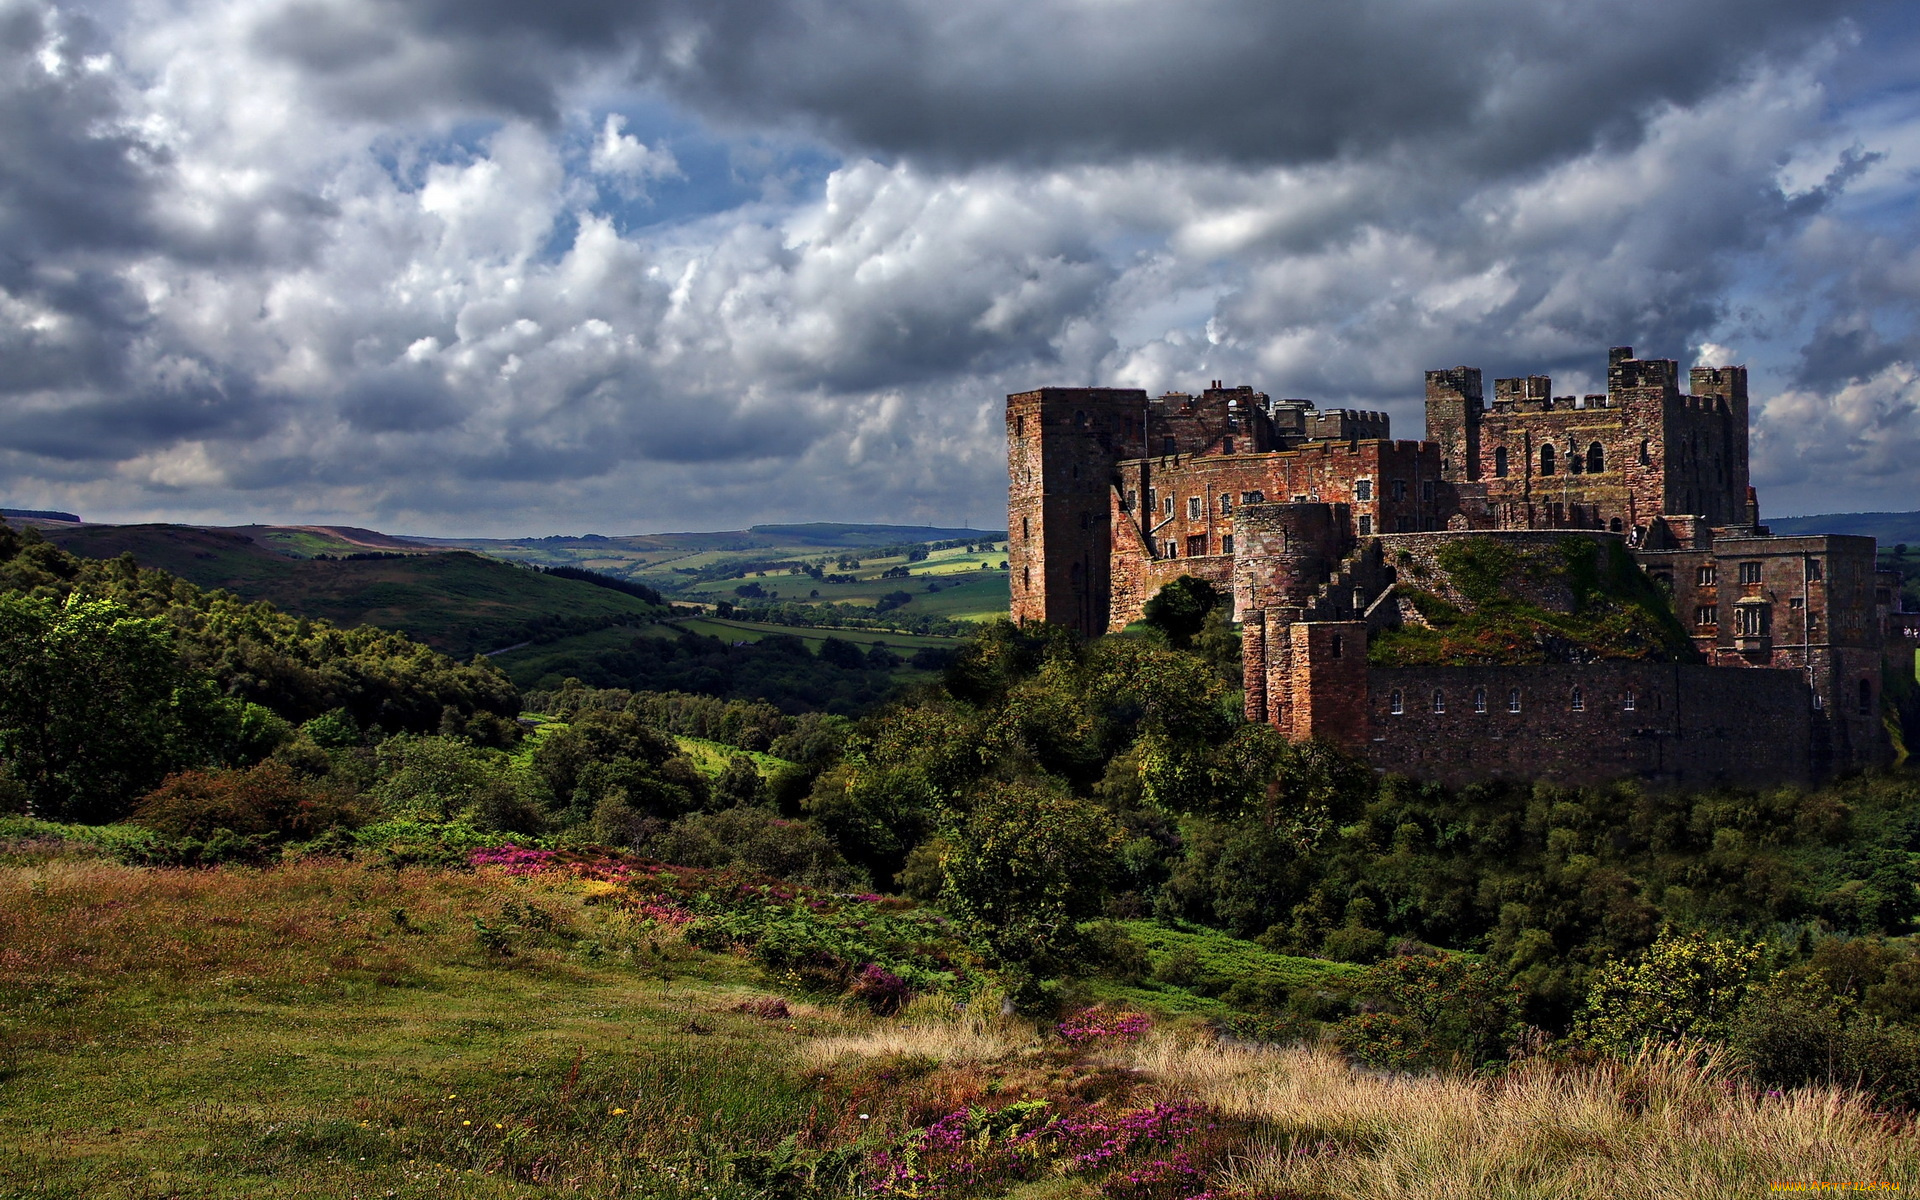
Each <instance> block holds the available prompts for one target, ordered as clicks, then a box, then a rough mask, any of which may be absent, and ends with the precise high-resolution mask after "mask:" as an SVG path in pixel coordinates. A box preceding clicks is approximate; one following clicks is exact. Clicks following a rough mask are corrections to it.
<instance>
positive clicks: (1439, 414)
mask: <svg viewBox="0 0 1920 1200" xmlns="http://www.w3.org/2000/svg"><path fill="white" fill-rule="evenodd" d="M1747 419H1748V413H1747V375H1746V370H1745V368H1743V367H1720V368H1695V369H1694V370H1693V371H1691V372H1690V373H1689V376H1688V380H1687V390H1685V391H1682V390H1681V386H1680V373H1679V367H1678V364H1677V363H1675V362H1674V361H1672V360H1670V359H1639V358H1635V357H1634V356H1633V351H1632V349H1631V348H1629V347H1618V348H1615V349H1614V350H1612V351H1611V352H1610V354H1609V356H1608V363H1607V390H1606V392H1605V393H1604V394H1590V395H1585V396H1578V397H1575V396H1554V395H1553V394H1552V381H1551V380H1550V379H1548V378H1547V377H1545V376H1538V375H1535V376H1528V377H1525V378H1521V379H1497V380H1495V381H1494V383H1493V396H1492V402H1491V403H1490V404H1489V403H1488V402H1487V399H1486V394H1485V391H1484V389H1483V385H1482V379H1481V373H1480V371H1479V370H1477V369H1475V368H1471V367H1453V368H1449V369H1446V370H1438V371H1429V372H1428V373H1427V379H1426V423H1427V437H1426V439H1425V440H1422V441H1396V440H1394V439H1393V438H1392V436H1391V433H1390V429H1389V423H1388V420H1387V417H1386V416H1385V415H1384V414H1381V413H1376V412H1364V411H1355V410H1347V409H1335V410H1320V409H1317V408H1316V407H1315V406H1314V404H1313V403H1312V402H1311V401H1307V400H1298V399H1274V398H1272V397H1270V396H1268V395H1266V394H1264V393H1260V392H1255V391H1254V390H1253V389H1252V388H1249V387H1234V388H1229V387H1225V386H1223V385H1222V383H1221V382H1219V381H1215V382H1214V383H1213V385H1212V386H1210V387H1208V388H1206V389H1205V390H1203V391H1201V392H1199V393H1197V394H1185V393H1171V394H1168V395H1164V396H1158V397H1149V396H1148V395H1147V394H1146V393H1145V392H1144V391H1140V390H1134V389H1118V388H1042V389H1040V390H1038V391H1031V392H1022V393H1017V394H1015V395H1012V396H1009V397H1007V465H1008V529H1009V533H1008V538H1009V542H1010V547H1009V549H1010V555H1009V565H1010V566H1011V568H1012V580H1011V582H1012V616H1013V619H1014V620H1015V621H1021V622H1025V621H1046V622H1053V623H1057V624H1062V625H1067V626H1070V627H1072V628H1074V629H1076V630H1078V631H1080V632H1082V633H1084V634H1087V635H1096V634H1100V633H1105V632H1107V631H1109V630H1119V629H1121V628H1123V627H1125V626H1126V625H1128V624H1130V623H1132V622H1134V621H1136V620H1138V619H1140V617H1141V615H1142V612H1143V609H1144V607H1145V605H1146V602H1147V601H1148V600H1149V599H1151V598H1152V596H1153V595H1154V593H1155V592H1157V591H1158V590H1159V589H1160V588H1161V587H1163V586H1165V585H1166V584H1168V583H1170V582H1172V581H1173V580H1175V579H1177V578H1179V577H1180V576H1182V575H1191V576H1194V577H1197V578H1200V579H1204V580H1207V581H1208V582H1209V583H1211V584H1213V585H1214V586H1215V587H1216V588H1218V589H1219V590H1220V591H1221V592H1223V593H1225V594H1228V595H1230V596H1231V597H1232V603H1233V616H1234V619H1235V620H1236V621H1238V622H1239V623H1240V626H1241V633H1242V645H1243V655H1244V668H1245V689H1246V690H1245V696H1246V713H1247V718H1248V719H1249V720H1256V721H1267V722H1270V723H1272V724H1273V725H1275V726H1276V727H1278V728H1279V729H1280V730H1281V731H1282V732H1284V733H1286V734H1287V735H1288V736H1290V737H1294V738H1308V737H1323V738H1327V739H1329V740H1332V741H1335V742H1339V743H1341V744H1344V745H1346V746H1348V747H1349V748H1351V749H1353V750H1355V751H1356V752H1359V753H1361V754H1363V755H1365V756H1366V757H1368V758H1369V759H1370V760H1371V761H1372V762H1373V763H1374V765H1375V766H1376V767H1378V768H1379V769H1381V770H1390V771H1394V772H1398V773H1402V774H1408V775H1413V776H1416V777H1423V778H1435V779H1442V780H1446V781H1450V782H1464V781H1468V780H1472V779H1479V778H1489V777H1500V776H1507V777H1516V778H1544V779H1553V780H1560V781H1565V782H1586V781H1590V780H1594V779H1599V778H1607V777H1616V776H1637V777H1641V778H1645V779H1647V780H1650V781H1654V782H1661V783H1676V784H1677V783H1685V784H1689V785H1704V784H1713V783H1721V782H1730V783H1751V784H1766V783H1773V782H1779V781H1781V780H1788V779H1792V780H1811V779H1817V778H1820V777H1823V776H1825V775H1828V774H1831V773H1833V772H1835V771H1840V770H1847V769H1853V768H1860V767H1868V766H1874V765H1879V764H1881V763H1883V762H1885V761H1887V760H1888V758H1889V757H1890V754H1891V746H1890V740H1889V737H1888V735H1887V732H1886V729H1885V727H1884V722H1883V719H1882V707H1883V697H1882V672H1883V669H1885V664H1887V663H1889V662H1894V661H1896V660H1897V661H1900V662H1902V663H1904V666H1903V667H1901V669H1903V670H1904V671H1905V672H1907V674H1909V675H1911V673H1912V670H1913V661H1914V659H1913V652H1914V647H1915V635H1916V632H1920V617H1916V616H1914V615H1911V614H1902V613H1901V612H1900V611H1899V595H1900V589H1899V579H1898V577H1897V576H1894V575H1893V574H1892V573H1891V572H1878V571H1877V570H1876V566H1875V551H1876V547H1875V544H1874V542H1873V540H1872V539H1871V538H1861V537H1840V536H1819V537H1783V538H1776V537H1772V536H1770V535H1769V532H1768V530H1767V529H1766V527H1765V526H1763V525H1761V524H1760V518H1759V511H1758V503H1757V500H1756V498H1755V496H1754V492H1753V489H1752V488H1751V487H1750V486H1749V485H1748V481H1747ZM1568 539H1577V540H1582V541H1587V542H1592V543H1594V546H1593V548H1592V550H1591V551H1585V550H1580V549H1579V548H1578V547H1576V548H1575V550H1577V551H1578V552H1579V553H1587V554H1589V555H1590V556H1592V555H1597V556H1600V557H1601V558H1604V557H1605V556H1606V555H1609V554H1614V555H1617V554H1619V553H1621V552H1623V551H1624V552H1625V553H1628V554H1630V555H1631V556H1632V560H1633V562H1635V563H1637V564H1638V566H1639V568H1640V569H1641V570H1643V571H1644V572H1645V573H1646V574H1647V575H1648V576H1649V577H1650V578H1651V580H1652V581H1653V582H1654V583H1655V584H1656V585H1657V586H1658V587H1659V588H1660V589H1661V591H1662V592H1663V593H1664V594H1665V596H1666V597H1667V598H1668V600H1669V601H1670V603H1671V606H1672V609H1673V614H1674V616H1676V617H1677V618H1678V620H1679V621H1680V622H1681V624H1682V625H1683V626H1684V628H1685V633H1684V635H1683V636H1679V637H1677V640H1678V641H1679V642H1680V643H1681V644H1680V645H1679V649H1678V653H1674V654H1667V655H1664V656H1663V655H1658V654H1653V655H1649V654H1639V655H1623V656H1607V655H1598V654H1595V653H1593V652H1592V651H1590V650H1583V649H1582V648H1580V647H1577V646H1573V647H1555V646H1549V647H1547V648H1546V649H1545V650H1544V651H1543V652H1542V654H1541V655H1536V658H1541V657H1543V658H1544V661H1533V662H1527V663H1522V664H1518V665H1485V666H1474V665H1421V666H1409V665H1397V664H1395V663H1393V662H1391V661H1371V662H1370V656H1369V645H1370V643H1373V642H1376V641H1378V640H1379V639H1381V638H1382V637H1383V636H1384V635H1386V634H1387V633H1388V632H1389V631H1391V630H1395V629H1399V628H1401V627H1403V626H1405V625H1407V624H1408V623H1412V624H1416V625H1418V624H1424V621H1425V619H1424V617H1423V616H1422V614H1421V611H1420V609H1419V606H1418V605H1417V604H1415V603H1413V602H1411V600H1410V597H1411V596H1413V595H1414V594H1415V592H1416V591H1417V590H1418V589H1415V588H1413V587H1412V586H1411V583H1412V581H1414V580H1419V581H1422V583H1421V587H1422V588H1427V587H1438V588H1440V589H1441V590H1443V591H1444V590H1445V587H1444V577H1445V575H1446V567H1445V563H1447V562H1450V561H1456V558H1450V557H1449V556H1450V555H1453V556H1456V557H1457V555H1458V554H1459V553H1460V552H1461V551H1462V548H1463V547H1464V546H1466V545H1467V543H1468V542H1469V541H1471V542H1472V544H1473V545H1475V546H1479V547H1486V546H1489V545H1491V546H1494V547H1497V548H1498V552H1499V553H1501V554H1504V555H1509V556H1515V555H1517V556H1521V558H1522V559H1524V558H1525V556H1527V555H1535V556H1538V555H1543V554H1546V555H1556V554H1557V555H1561V556H1563V557H1564V556H1565V555H1567V554H1568V553H1569V550H1568ZM1450 547H1451V549H1450ZM1482 552H1483V553H1484V551H1482ZM1576 557H1577V554H1576ZM1542 587H1543V590H1542V591H1541V593H1540V594H1539V595H1529V596H1527V597H1526V599H1527V600H1528V601H1529V602H1533V603H1538V604H1539V605H1542V606H1544V607H1545V608H1547V609H1553V608H1555V607H1556V606H1558V607H1559V608H1562V609H1564V608H1565V607H1566V606H1567V605H1569V604H1576V603H1577V602H1576V601H1574V600H1573V599H1572V598H1571V597H1570V596H1565V595H1560V594H1558V592H1556V591H1555V589H1554V588H1553V587H1549V586H1546V585H1542ZM1559 590H1560V591H1564V590H1565V589H1564V588H1562V589H1559ZM1423 594H1424V593H1423ZM1686 643H1691V646H1690V647H1689V646H1688V645H1687V644H1686ZM1373 658H1374V659H1376V660H1378V659H1381V658H1382V656H1381V655H1379V654H1376V655H1374V656H1373Z"/></svg>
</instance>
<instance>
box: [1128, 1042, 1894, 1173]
mask: <svg viewBox="0 0 1920 1200" xmlns="http://www.w3.org/2000/svg"><path fill="white" fill-rule="evenodd" d="M1113 1057H1114V1060H1115V1062H1116V1064H1117V1065H1125V1066H1130V1067H1132V1068H1133V1069H1135V1070H1138V1071H1141V1072H1143V1073H1144V1074H1146V1075H1148V1076H1149V1077H1151V1078H1152V1079H1154V1080H1155V1081H1156V1082H1157V1083H1158V1084H1159V1086H1161V1087H1163V1088H1165V1089H1166V1090H1167V1091H1168V1092H1169V1093H1170V1094H1175V1095H1181V1096H1185V1097H1189V1098H1192V1099H1195V1100H1198V1101H1200V1102H1202V1103H1204V1104H1206V1105H1208V1106H1209V1107H1211V1108H1213V1109H1214V1110H1215V1111H1217V1112H1220V1113H1221V1114H1223V1115H1226V1116H1231V1117H1236V1118H1240V1119H1243V1120H1246V1121H1248V1122H1250V1123H1253V1124H1255V1125H1256V1126H1258V1127H1259V1128H1261V1129H1262V1130H1263V1131H1264V1132H1263V1134H1262V1135H1261V1137H1260V1139H1259V1140H1258V1142H1257V1143H1256V1144H1253V1145H1250V1146H1248V1147H1247V1149H1246V1151H1245V1152H1244V1153H1242V1154H1240V1155H1238V1156H1236V1159H1235V1161H1234V1163H1233V1166H1232V1168H1231V1170H1230V1180H1231V1182H1232V1183H1233V1184H1235V1185H1237V1186H1239V1187H1241V1188H1243V1189H1244V1190H1245V1191H1247V1192H1248V1193H1250V1194H1254V1195H1279V1196H1314V1197H1320V1196H1329V1197H1331V1196H1339V1197H1349V1196H1351V1197H1368V1198H1370V1200H1373V1198H1382V1200H1392V1198H1398V1197H1407V1198H1409V1200H1411V1198H1413V1197H1420V1198H1422V1200H1426V1198H1431V1197H1455V1196H1457V1197H1467V1196H1472V1197H1476V1198H1479V1197H1488V1196H1494V1197H1536V1196H1552V1197H1567V1198H1570V1200H1572V1198H1585V1197H1595V1198H1598V1197H1617V1196H1623V1195H1624V1196H1656V1195H1657V1196H1669V1195H1671V1196H1687V1197H1721V1196H1725V1197H1734V1196H1751V1195H1754V1194H1755V1193H1756V1192H1764V1191H1765V1190H1766V1189H1767V1185H1768V1184H1769V1183H1771V1182H1789V1181H1801V1182H1805V1181H1824V1182H1836V1181H1869V1182H1870V1181H1884V1182H1889V1183H1899V1184H1902V1185H1905V1186H1906V1187H1912V1186H1914V1185H1915V1184H1916V1183H1920V1138H1917V1137H1916V1132H1915V1127H1914V1124H1913V1122H1912V1121H1911V1120H1907V1119H1901V1118H1894V1117H1890V1116H1887V1115H1885V1114H1881V1113H1877V1112H1875V1111H1874V1110H1873V1109H1872V1108H1871V1107H1870V1106H1869V1105H1868V1104H1867V1103H1866V1102H1865V1101H1864V1100H1863V1099H1862V1098H1861V1097H1859V1096H1857V1095H1854V1094H1852V1093H1848V1092H1845V1091H1841V1090H1836V1089H1830V1088H1810V1089H1804V1090H1797V1091H1792V1092H1788V1093H1786V1094H1784V1095H1767V1094H1764V1093H1758V1092H1755V1091H1754V1090H1753V1089H1751V1088H1747V1087H1745V1086H1742V1085H1740V1084H1739V1083H1737V1082H1736V1081H1735V1080H1734V1079H1733V1078H1732V1076H1731V1075H1730V1074H1729V1072H1728V1071H1727V1070H1726V1069H1725V1067H1724V1066H1723V1065H1722V1064H1720V1063H1718V1062H1716V1061H1714V1060H1713V1059H1712V1058H1711V1056H1707V1057H1705V1058H1701V1059H1695V1060H1690V1059H1688V1058H1686V1057H1684V1056H1682V1055H1679V1054H1675V1053H1650V1054H1647V1055H1644V1056H1642V1057H1641V1058H1640V1059H1638V1060H1637V1061H1634V1062H1631V1063H1595V1064H1589V1065H1566V1064H1551V1063H1547V1062H1544V1061H1537V1062H1531V1063H1527V1064H1523V1065H1522V1066H1520V1067H1519V1068H1518V1069H1516V1070H1515V1071H1513V1072H1511V1073H1510V1074H1508V1075H1506V1076H1505V1077H1503V1078H1500V1079H1490V1080H1473V1079H1461V1078H1450V1077H1419V1078H1410V1077H1404V1076H1389V1075H1383V1074H1379V1073H1375V1072H1369V1071H1366V1070H1362V1069H1357V1068H1355V1067H1353V1066H1351V1065H1349V1064H1348V1063H1346V1062H1345V1061H1343V1060H1342V1059H1341V1058H1339V1057H1338V1056H1337V1055H1335V1054H1333V1053H1331V1052H1329V1051H1324V1050H1315V1049H1309V1048H1293V1049H1284V1050H1279V1049H1250V1048H1243V1047H1230V1046H1223V1045H1220V1044H1218V1043H1215V1042H1211V1041H1207V1040H1200V1039H1191V1038H1180V1037H1173V1036H1159V1037H1155V1038H1151V1039H1149V1040H1147V1041H1145V1042H1143V1043H1141V1044H1138V1045H1136V1046H1133V1047H1129V1048H1126V1049H1123V1050H1120V1051H1117V1052H1116V1053H1115V1054H1114V1056H1113Z"/></svg>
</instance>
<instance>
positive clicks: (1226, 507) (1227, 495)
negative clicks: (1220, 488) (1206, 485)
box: [1220, 492, 1233, 514]
mask: <svg viewBox="0 0 1920 1200" xmlns="http://www.w3.org/2000/svg"><path fill="white" fill-rule="evenodd" d="M1232 511H1233V493H1232V492H1221V493H1220V512H1221V513H1222V514H1226V513H1230V512H1232Z"/></svg>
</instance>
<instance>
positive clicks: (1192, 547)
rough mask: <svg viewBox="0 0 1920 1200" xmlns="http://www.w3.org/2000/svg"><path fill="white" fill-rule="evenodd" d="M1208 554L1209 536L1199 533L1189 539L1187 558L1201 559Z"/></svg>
mask: <svg viewBox="0 0 1920 1200" xmlns="http://www.w3.org/2000/svg"><path fill="white" fill-rule="evenodd" d="M1206 552H1207V535H1206V534H1204V533H1197V534H1195V535H1193V536H1192V537H1190V538H1188V539H1187V557H1188V558H1200V557H1202V556H1204V555H1205V554H1206Z"/></svg>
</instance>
